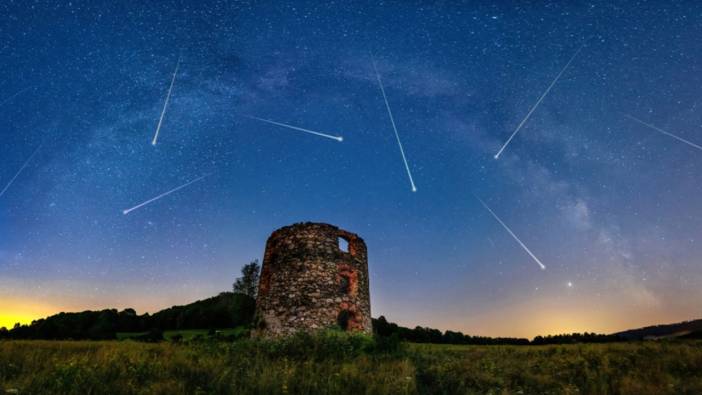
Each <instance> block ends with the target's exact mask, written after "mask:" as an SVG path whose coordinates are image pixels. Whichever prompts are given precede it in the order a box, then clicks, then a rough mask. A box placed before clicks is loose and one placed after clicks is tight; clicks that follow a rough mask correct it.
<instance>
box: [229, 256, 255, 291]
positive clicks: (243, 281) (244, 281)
mask: <svg viewBox="0 0 702 395" xmlns="http://www.w3.org/2000/svg"><path fill="white" fill-rule="evenodd" d="M260 271H261V266H259V264H258V259H255V260H253V261H251V263H249V264H246V265H244V267H242V268H241V277H239V278H237V279H236V281H235V282H234V293H235V294H244V295H248V296H250V297H252V298H254V299H256V293H257V292H258V279H259V275H260Z"/></svg>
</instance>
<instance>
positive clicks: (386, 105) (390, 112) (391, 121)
mask: <svg viewBox="0 0 702 395" xmlns="http://www.w3.org/2000/svg"><path fill="white" fill-rule="evenodd" d="M371 60H372V61H373V70H375V76H376V78H377V79H378V86H380V92H382V93H383V100H384V101H385V108H387V109H388V115H389V116H390V123H391V124H392V130H394V131H395V138H396V139H397V145H398V146H399V147H400V154H402V161H403V162H405V170H407V177H409V182H410V185H412V192H417V187H416V186H415V185H414V180H413V179H412V172H410V168H409V165H408V164H407V158H406V157H405V150H404V149H403V148H402V142H401V141H400V135H399V134H398V133H397V126H395V119H394V118H393V117H392V111H390V104H388V97H387V96H386V95H385V88H384V87H383V81H382V80H381V79H380V73H379V72H378V68H377V67H376V65H375V59H373V58H372V57H371Z"/></svg>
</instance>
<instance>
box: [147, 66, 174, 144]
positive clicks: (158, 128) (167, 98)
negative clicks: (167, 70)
mask: <svg viewBox="0 0 702 395" xmlns="http://www.w3.org/2000/svg"><path fill="white" fill-rule="evenodd" d="M180 59H181V58H180V57H178V63H176V67H175V71H174V72H173V78H171V85H170V86H169V87H168V93H167V94H166V101H165V102H164V103H163V110H161V118H159V119H158V126H156V134H154V139H153V140H152V141H151V145H156V140H158V133H159V132H160V131H161V124H162V123H163V116H164V115H166V109H167V108H168V102H169V101H170V100H171V91H173V84H174V83H175V79H176V75H177V74H178V67H180Z"/></svg>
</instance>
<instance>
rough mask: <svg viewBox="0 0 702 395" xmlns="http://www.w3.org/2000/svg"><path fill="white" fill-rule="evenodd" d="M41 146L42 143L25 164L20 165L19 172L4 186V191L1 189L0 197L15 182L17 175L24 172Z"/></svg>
mask: <svg viewBox="0 0 702 395" xmlns="http://www.w3.org/2000/svg"><path fill="white" fill-rule="evenodd" d="M40 148H41V145H39V147H37V149H35V150H34V152H33V153H32V155H30V156H29V158H28V159H27V160H26V161H25V162H24V164H23V165H22V167H20V169H19V170H18V171H17V174H15V176H14V177H12V179H11V180H10V182H8V183H7V185H5V188H3V189H2V191H0V197H2V195H4V194H5V192H6V191H7V190H8V189H10V185H12V183H13V182H15V180H16V179H17V177H19V175H20V173H22V171H23V170H24V169H25V167H27V165H28V164H29V162H30V161H31V160H32V158H34V155H36V154H37V152H39V149H40Z"/></svg>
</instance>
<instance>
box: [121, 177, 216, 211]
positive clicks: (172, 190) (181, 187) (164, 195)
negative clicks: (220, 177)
mask: <svg viewBox="0 0 702 395" xmlns="http://www.w3.org/2000/svg"><path fill="white" fill-rule="evenodd" d="M207 176H208V175H207V174H206V175H204V176H200V177H198V178H196V179H194V180H192V181H189V182H187V183H185V184H183V185H181V186H179V187H176V188H173V189H171V190H170V191H168V192H164V193H162V194H160V195H158V196H156V197H155V198H152V199H149V200H147V201H145V202H144V203H141V204H139V205H136V206H134V207H132V208H128V209H126V210H122V214H124V215H127V214H129V213H131V212H132V211H134V210H136V209H138V208H141V207H144V206H146V205H147V204H149V203H153V202H155V201H156V200H159V199H161V198H162V197H166V196H168V195H170V194H171V193H173V192H176V191H178V190H181V189H183V188H185V187H187V186H188V185H190V184H194V183H196V182H198V181H200V180H202V179H203V178H205V177H207Z"/></svg>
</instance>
